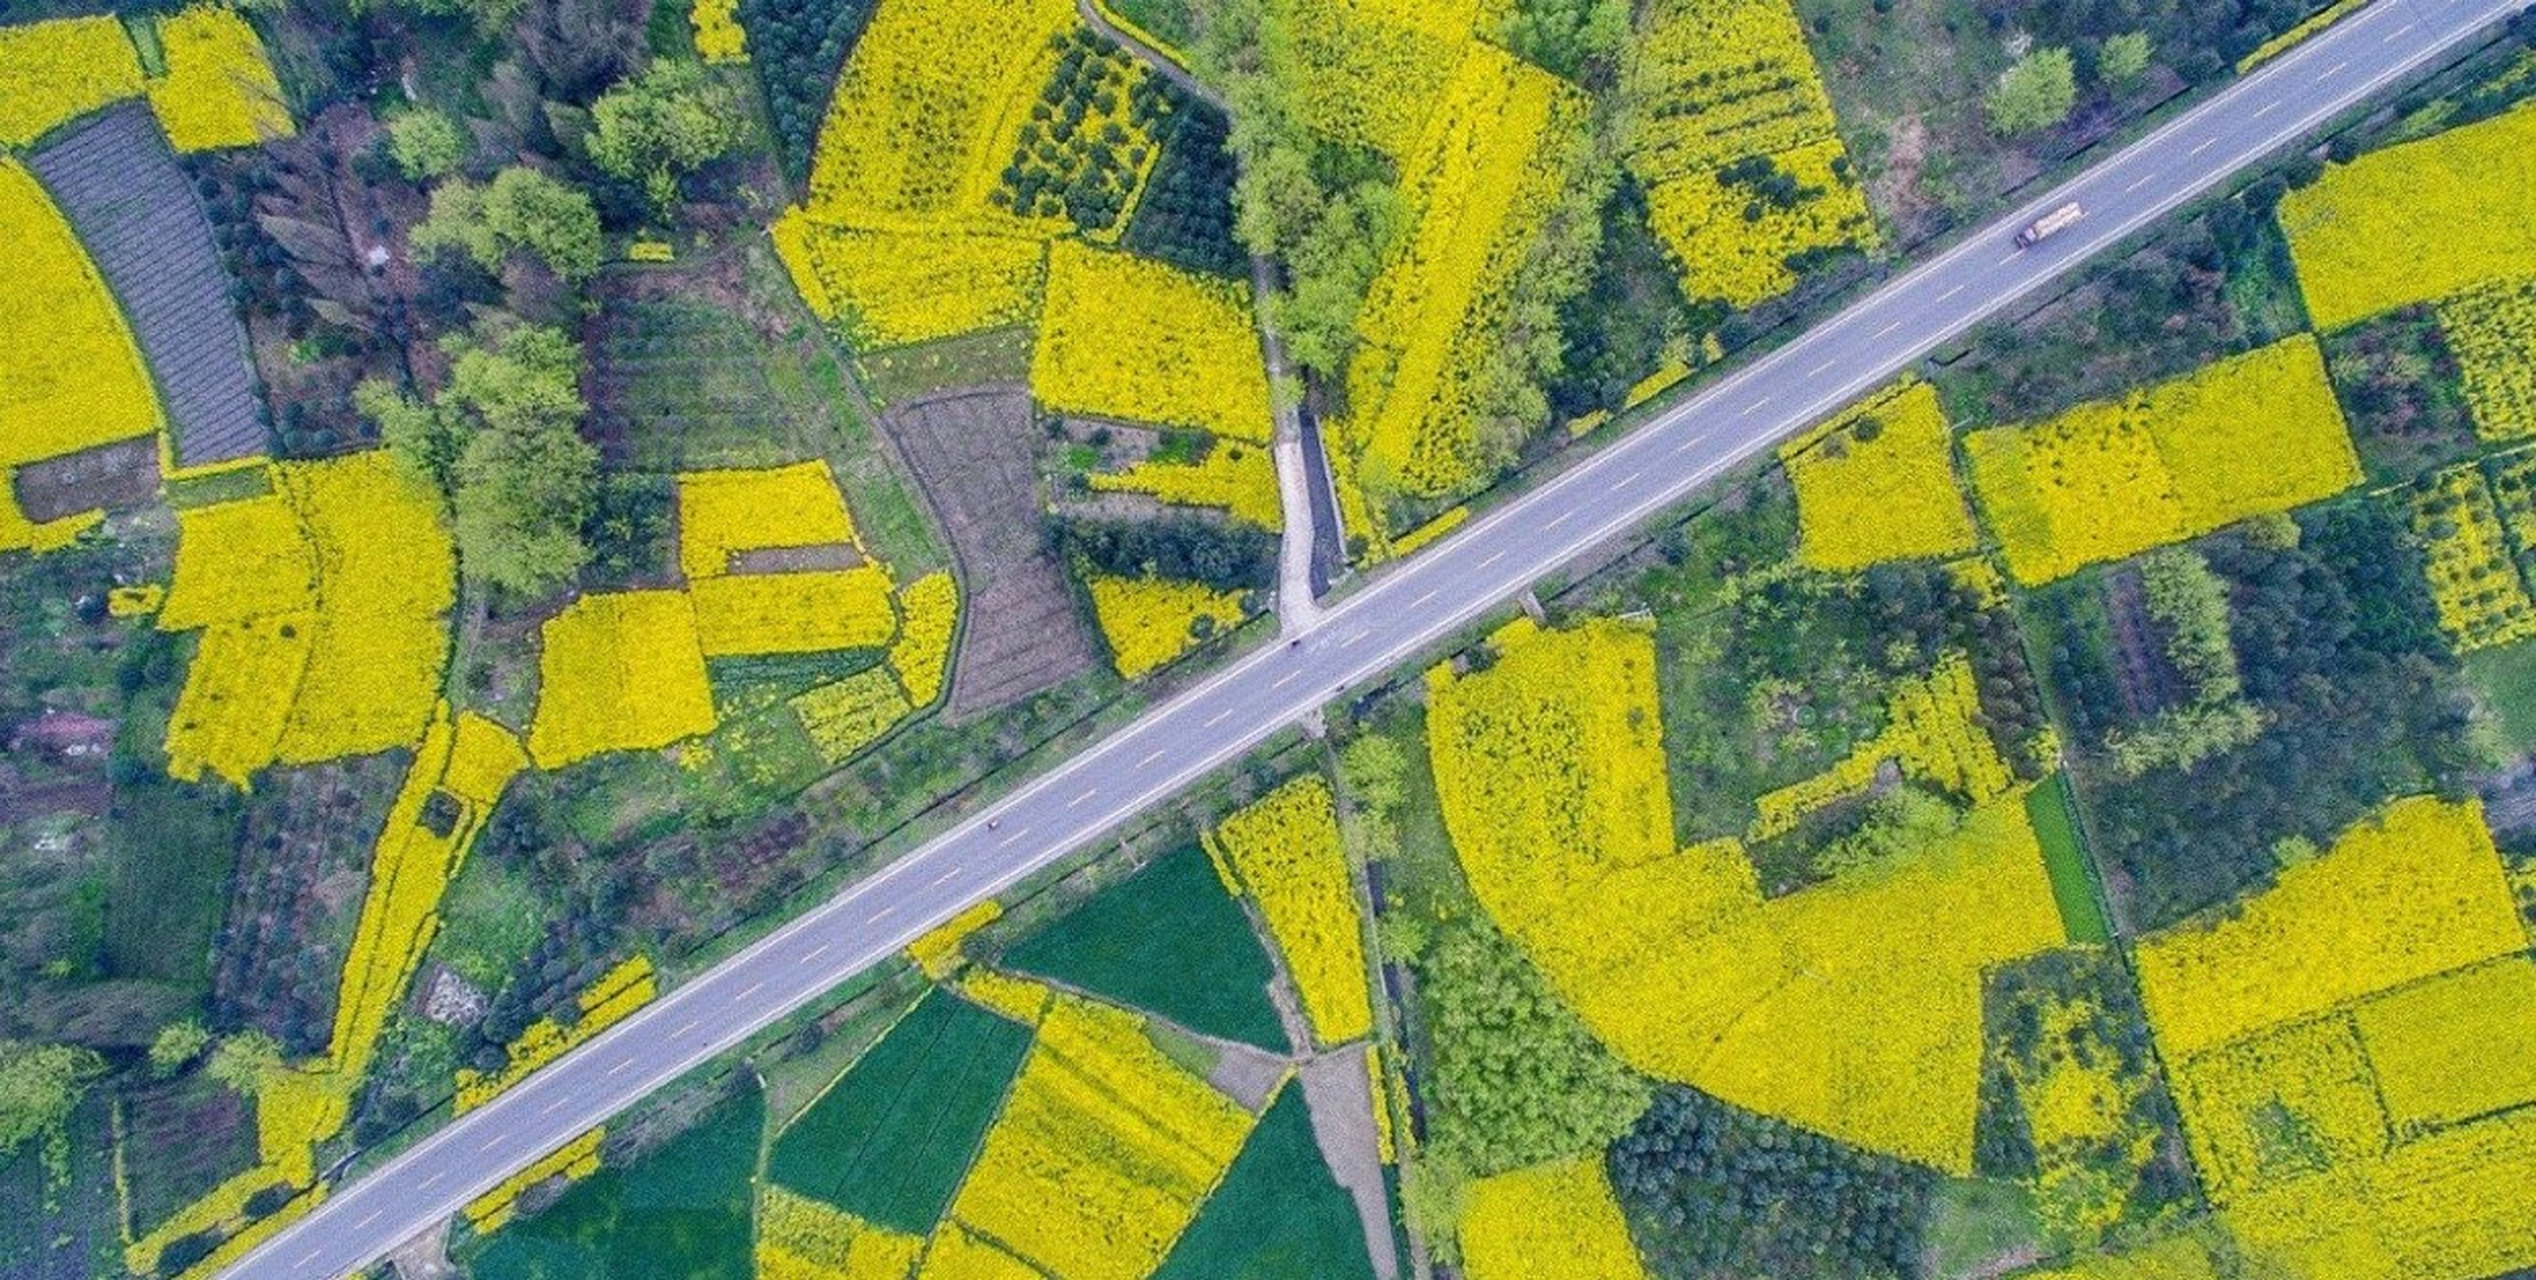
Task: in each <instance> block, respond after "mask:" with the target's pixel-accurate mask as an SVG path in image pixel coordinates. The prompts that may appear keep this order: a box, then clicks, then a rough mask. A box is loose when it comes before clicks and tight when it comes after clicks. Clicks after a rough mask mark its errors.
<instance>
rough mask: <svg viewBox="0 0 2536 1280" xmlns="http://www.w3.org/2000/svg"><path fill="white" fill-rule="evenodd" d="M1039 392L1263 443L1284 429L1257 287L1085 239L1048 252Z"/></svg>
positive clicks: (1077, 408) (1035, 384) (1118, 414)
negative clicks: (1254, 294)
mask: <svg viewBox="0 0 2536 1280" xmlns="http://www.w3.org/2000/svg"><path fill="white" fill-rule="evenodd" d="M1030 389H1031V392H1032V394H1034V395H1036V396H1037V397H1038V398H1039V402H1040V403H1041V404H1044V405H1046V406H1047V407H1049V408H1050V409H1053V410H1055V411H1057V412H1059V413H1070V414H1079V415H1083V416H1087V417H1095V418H1116V419H1121V420H1124V421H1129V422H1142V423H1151V424H1154V425H1158V426H1170V427H1194V428H1198V429H1200V430H1205V431H1211V432H1214V433H1216V434H1218V435H1225V436H1231V437H1233V438H1234V439H1238V440H1249V441H1253V442H1256V443H1260V444H1265V443H1267V441H1268V437H1269V432H1270V428H1271V426H1272V425H1273V424H1272V423H1271V420H1270V418H1269V410H1268V368H1267V364H1266V360H1265V357H1264V356H1262V355H1261V353H1260V347H1259V334H1258V331H1257V330H1255V329H1254V328H1252V326H1251V315H1250V290H1249V289H1248V287H1247V286H1245V285H1241V284H1236V283H1234V282H1231V281H1226V280H1215V279H1210V278H1206V277H1202V276H1198V275H1194V274H1191V273H1189V272H1186V271H1182V270H1180V269H1179V268H1177V267H1173V266H1170V265H1168V264H1165V263H1160V262H1154V261H1149V260H1147V259H1144V258H1138V257H1133V256H1130V255H1128V254H1125V253H1119V252H1116V251H1113V250H1108V249H1098V248H1094V247H1092V246H1090V245H1087V244H1084V243H1082V242H1081V241H1078V240H1060V241H1057V242H1056V243H1055V244H1054V245H1052V246H1050V248H1049V255H1048V300H1047V311H1046V313H1045V315H1044V316H1043V317H1042V318H1041V321H1040V325H1039V345H1038V350H1037V352H1036V353H1035V354H1034V356H1033V357H1032V360H1031V366H1030Z"/></svg>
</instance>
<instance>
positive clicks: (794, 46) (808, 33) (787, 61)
mask: <svg viewBox="0 0 2536 1280" xmlns="http://www.w3.org/2000/svg"><path fill="white" fill-rule="evenodd" d="M872 6H873V0H740V25H741V26H742V27H744V28H746V29H747V31H748V53H749V61H751V62H753V63H756V64H757V70H758V80H759V83H761V84H763V85H764V86H765V87H766V113H767V115H768V117H769V118H770V119H771V120H772V121H773V123H774V126H775V141H776V143H777V146H778V149H779V150H780V151H781V152H782V153H783V161H784V170H785V172H786V173H788V174H790V175H791V177H792V178H793V180H794V181H796V182H798V181H800V180H801V179H803V178H805V177H807V176H808V175H809V173H810V161H811V158H812V156H814V155H815V154H816V153H817V148H818V145H819V126H820V124H821V122H823V121H824V120H825V119H826V118H827V111H828V97H829V94H830V92H831V91H832V90H834V89H835V87H836V80H837V72H838V71H839V70H841V69H842V68H843V67H844V66H845V55H846V54H848V53H849V52H852V51H853V48H854V42H855V41H856V40H857V39H859V38H860V37H861V36H862V34H863V26H864V24H865V23H868V22H870V21H871V20H872Z"/></svg>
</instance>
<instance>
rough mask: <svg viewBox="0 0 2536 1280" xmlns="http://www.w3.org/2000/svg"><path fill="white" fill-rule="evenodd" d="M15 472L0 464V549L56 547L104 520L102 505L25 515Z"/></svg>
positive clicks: (21, 549) (23, 549)
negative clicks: (41, 517) (47, 515)
mask: <svg viewBox="0 0 2536 1280" xmlns="http://www.w3.org/2000/svg"><path fill="white" fill-rule="evenodd" d="M17 475H18V473H17V469H16V468H14V467H0V551H33V552H36V553H38V554H42V553H43V552H47V551H59V550H61V549H62V548H64V547H67V546H69V545H70V544H71V543H73V542H75V541H77V540H78V539H79V535H81V534H83V533H86V532H87V531H89V530H90V529H94V528H96V527H97V526H98V525H101V524H103V523H105V520H106V513H105V512H104V511H103V510H102V509H100V510H95V511H79V512H74V513H72V514H70V515H66V516H62V517H60V518H58V519H54V520H47V521H44V522H43V523H41V524H38V523H36V522H34V521H32V520H29V519H27V518H26V513H25V512H24V511H21V510H19V509H18V494H17V482H18V481H17ZM109 603H110V604H111V597H110V598H109ZM117 616H119V617H120V616H126V615H117Z"/></svg>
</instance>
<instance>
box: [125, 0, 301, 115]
mask: <svg viewBox="0 0 2536 1280" xmlns="http://www.w3.org/2000/svg"><path fill="white" fill-rule="evenodd" d="M158 37H159V47H160V48H161V49H163V50H165V51H166V54H167V74H166V75H164V76H161V77H159V78H158V79H155V80H152V81H150V109H151V110H153V111H155V112H157V113H158V118H159V125H160V127H161V128H164V129H165V130H167V140H168V141H169V142H170V143H172V144H174V145H175V147H176V149H177V150H179V151H209V150H213V149H215V148H219V147H244V146H253V145H254V144H256V143H258V142H261V141H263V140H265V139H267V138H287V137H289V136H290V135H291V133H292V132H293V129H292V125H291V111H290V107H289V105H288V104H287V103H285V102H283V100H282V84H281V81H279V80H277V79H275V78H274V75H273V66H272V64H271V63H269V62H267V61H266V60H265V57H264V41H263V40H261V39H259V38H257V36H256V34H255V28H254V27H252V26H249V25H247V20H246V16H245V15H244V14H242V13H240V12H238V11H237V10H235V9H230V8H227V7H224V6H222V5H218V4H194V5H191V6H188V7H186V8H184V9H181V10H179V11H177V12H175V13H172V14H169V15H167V16H165V17H163V18H160V19H159V20H158Z"/></svg>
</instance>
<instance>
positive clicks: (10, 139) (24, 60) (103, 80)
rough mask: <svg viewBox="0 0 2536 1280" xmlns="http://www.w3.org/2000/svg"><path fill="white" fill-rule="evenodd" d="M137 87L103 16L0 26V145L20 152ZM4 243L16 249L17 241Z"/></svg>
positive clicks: (129, 56)
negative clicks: (55, 128)
mask: <svg viewBox="0 0 2536 1280" xmlns="http://www.w3.org/2000/svg"><path fill="white" fill-rule="evenodd" d="M141 85H142V81H141V58H140V55H139V54H138V53H135V52H134V51H133V48H132V41H131V39H130V38H129V37H127V36H125V35H124V34H123V24H122V23H121V22H119V21H117V20H116V19H115V18H114V16H113V15H111V14H98V15H97V16H95V17H88V18H55V19H53V20H51V21H49V22H29V23H23V24H20V25H17V26H6V27H0V147H23V146H25V145H27V144H28V143H31V142H33V141H35V140H36V139H38V138H41V137H43V136H44V135H45V134H46V133H48V132H50V131H51V130H52V128H53V126H55V125H58V124H64V123H67V122H69V121H71V120H75V119H77V118H79V117H80V116H84V115H86V114H88V113H89V112H91V111H94V110H96V109H97V108H99V107H102V106H105V105H107V104H108V103H112V102H118V101H121V100H122V99H125V98H129V97H132V96H133V95H135V94H138V93H140V92H141ZM0 163H5V162H0ZM9 242H10V244H11V245H12V246H16V247H17V248H18V249H19V251H20V252H21V253H23V252H24V246H23V244H22V243H21V241H20V239H19V237H17V236H14V235H13V236H10V237H9ZM20 262H21V264H22V263H23V259H20ZM19 269H20V270H21V271H22V270H23V269H24V267H23V265H21V266H20V268H19ZM0 314H20V313H14V312H0Z"/></svg>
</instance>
